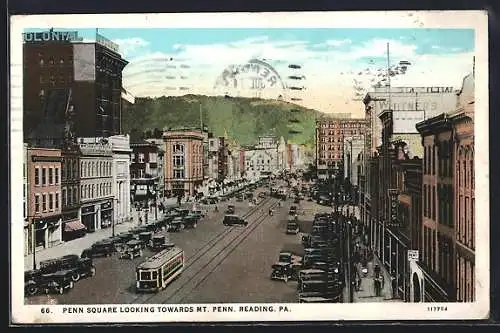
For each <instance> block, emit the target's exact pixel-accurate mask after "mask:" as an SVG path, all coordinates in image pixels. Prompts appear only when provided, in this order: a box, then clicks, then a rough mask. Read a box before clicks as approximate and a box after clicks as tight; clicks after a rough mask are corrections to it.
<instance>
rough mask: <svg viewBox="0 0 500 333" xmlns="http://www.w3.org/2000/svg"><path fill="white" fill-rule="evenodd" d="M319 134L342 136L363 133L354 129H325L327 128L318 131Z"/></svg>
mask: <svg viewBox="0 0 500 333" xmlns="http://www.w3.org/2000/svg"><path fill="white" fill-rule="evenodd" d="M320 134H321V136H330V137H331V136H335V137H339V136H344V135H360V134H363V133H362V131H356V130H350V131H348V130H340V131H339V130H337V131H331V130H330V131H327V130H322V131H321V132H320Z"/></svg>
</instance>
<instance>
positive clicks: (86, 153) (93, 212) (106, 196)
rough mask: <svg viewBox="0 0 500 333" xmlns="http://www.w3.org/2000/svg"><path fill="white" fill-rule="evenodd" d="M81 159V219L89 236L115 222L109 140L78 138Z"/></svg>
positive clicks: (111, 158) (111, 154)
mask: <svg viewBox="0 0 500 333" xmlns="http://www.w3.org/2000/svg"><path fill="white" fill-rule="evenodd" d="M78 146H79V148H80V151H81V157H80V178H81V180H80V201H81V209H80V219H81V221H82V223H83V224H84V225H85V227H86V228H87V232H94V231H95V230H97V229H102V228H108V227H110V226H111V224H112V222H113V204H114V203H113V152H112V147H111V143H110V142H109V140H108V139H106V138H78Z"/></svg>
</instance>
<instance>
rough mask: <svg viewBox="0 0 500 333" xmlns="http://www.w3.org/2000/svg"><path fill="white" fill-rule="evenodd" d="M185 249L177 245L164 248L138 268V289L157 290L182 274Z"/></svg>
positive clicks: (139, 290)
mask: <svg viewBox="0 0 500 333" xmlns="http://www.w3.org/2000/svg"><path fill="white" fill-rule="evenodd" d="M183 269H184V251H183V250H182V249H180V248H179V247H177V246H174V247H172V248H168V249H166V250H163V251H161V252H159V253H157V254H155V255H154V256H152V257H151V258H149V259H148V260H146V261H144V262H143V263H141V264H140V265H139V266H137V268H136V291H137V292H141V291H154V292H157V291H159V290H161V289H164V288H166V287H167V285H168V284H169V283H170V282H171V281H172V280H173V279H175V278H176V277H177V276H179V275H180V274H181V272H182V271H183Z"/></svg>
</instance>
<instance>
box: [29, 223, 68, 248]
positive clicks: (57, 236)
mask: <svg viewBox="0 0 500 333" xmlns="http://www.w3.org/2000/svg"><path fill="white" fill-rule="evenodd" d="M34 223H35V247H37V248H38V247H43V248H49V247H52V246H54V245H57V244H59V243H60V242H61V239H62V237H61V234H62V232H61V215H57V216H50V217H44V218H40V219H36V220H35V221H34Z"/></svg>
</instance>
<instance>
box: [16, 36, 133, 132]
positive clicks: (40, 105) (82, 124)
mask: <svg viewBox="0 0 500 333" xmlns="http://www.w3.org/2000/svg"><path fill="white" fill-rule="evenodd" d="M63 34H64V36H63ZM42 37H43V38H42ZM23 57H24V61H23V64H24V74H23V76H24V82H29V84H25V85H24V91H23V106H24V110H23V111H24V113H23V114H24V117H23V120H24V124H23V126H24V127H23V128H24V133H25V138H28V137H30V136H31V135H32V132H33V131H34V130H35V129H37V127H38V126H39V125H40V126H44V125H46V124H52V125H55V127H54V126H53V127H54V128H56V127H57V128H56V130H55V132H54V133H50V136H51V137H52V138H53V139H58V138H61V137H63V136H64V126H59V125H63V124H64V123H65V112H66V105H67V101H68V99H69V98H71V100H72V103H73V107H74V110H75V133H76V136H78V137H96V136H99V137H101V136H103V137H107V136H110V135H114V134H119V133H120V130H121V129H120V127H121V95H122V71H123V69H124V67H125V66H126V65H127V63H128V62H127V61H126V60H124V59H123V58H122V57H121V56H120V54H119V53H118V47H117V46H116V45H115V44H113V43H112V42H111V41H109V40H107V39H106V38H104V37H103V36H101V35H99V34H96V41H95V42H83V41H81V38H79V37H78V34H77V32H59V31H52V30H51V31H48V32H28V33H25V34H24V46H23ZM47 109H51V111H50V112H47Z"/></svg>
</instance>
